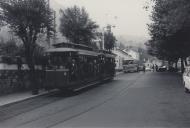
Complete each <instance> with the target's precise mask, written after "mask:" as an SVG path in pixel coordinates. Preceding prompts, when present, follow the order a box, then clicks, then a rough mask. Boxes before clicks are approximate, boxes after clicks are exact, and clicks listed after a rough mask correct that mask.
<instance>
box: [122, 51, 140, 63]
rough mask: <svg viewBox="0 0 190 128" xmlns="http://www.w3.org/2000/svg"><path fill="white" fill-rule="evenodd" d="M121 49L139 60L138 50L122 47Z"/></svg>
mask: <svg viewBox="0 0 190 128" xmlns="http://www.w3.org/2000/svg"><path fill="white" fill-rule="evenodd" d="M123 51H124V52H126V53H127V54H128V55H130V56H131V57H132V58H133V59H135V60H140V54H139V52H138V51H135V50H133V49H124V50H123Z"/></svg>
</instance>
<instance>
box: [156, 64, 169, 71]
mask: <svg viewBox="0 0 190 128" xmlns="http://www.w3.org/2000/svg"><path fill="white" fill-rule="evenodd" d="M157 71H158V72H165V71H167V67H166V66H165V65H163V66H160V67H158V70H157Z"/></svg>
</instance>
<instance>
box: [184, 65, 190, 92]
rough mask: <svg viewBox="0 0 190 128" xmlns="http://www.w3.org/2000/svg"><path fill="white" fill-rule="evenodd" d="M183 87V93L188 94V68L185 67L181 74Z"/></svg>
mask: <svg viewBox="0 0 190 128" xmlns="http://www.w3.org/2000/svg"><path fill="white" fill-rule="evenodd" d="M183 85H184V88H185V92H187V93H189V92H190V67H186V68H185V71H184V73H183Z"/></svg>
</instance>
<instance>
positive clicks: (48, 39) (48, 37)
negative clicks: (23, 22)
mask: <svg viewBox="0 0 190 128" xmlns="http://www.w3.org/2000/svg"><path fill="white" fill-rule="evenodd" d="M47 2H48V3H47V4H48V12H47V13H48V15H49V13H50V1H49V0H47ZM47 42H48V47H49V48H50V47H51V42H50V33H49V26H48V27H47Z"/></svg>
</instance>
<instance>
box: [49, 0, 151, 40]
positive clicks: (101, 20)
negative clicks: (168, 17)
mask: <svg viewBox="0 0 190 128" xmlns="http://www.w3.org/2000/svg"><path fill="white" fill-rule="evenodd" d="M51 2H55V3H57V4H58V5H59V6H60V7H62V8H67V7H71V6H73V5H77V6H80V7H85V8H86V11H87V12H88V13H89V16H90V18H91V19H92V20H93V21H95V22H97V24H98V25H99V26H100V28H101V29H103V27H105V26H106V25H107V24H111V25H113V26H115V28H113V29H112V31H113V32H114V34H115V35H131V36H138V37H145V38H149V34H148V28H147V24H148V23H150V17H149V15H150V11H146V10H145V9H144V8H143V6H144V5H145V4H147V2H149V0H52V1H51Z"/></svg>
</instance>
